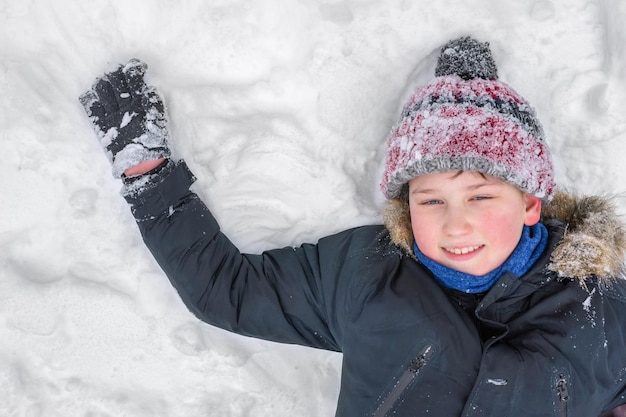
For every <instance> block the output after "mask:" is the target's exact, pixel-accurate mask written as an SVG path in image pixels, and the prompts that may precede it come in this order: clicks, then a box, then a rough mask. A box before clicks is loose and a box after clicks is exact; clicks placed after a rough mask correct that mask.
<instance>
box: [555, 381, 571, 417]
mask: <svg viewBox="0 0 626 417" xmlns="http://www.w3.org/2000/svg"><path fill="white" fill-rule="evenodd" d="M556 392H557V395H558V398H559V415H560V417H567V403H568V401H569V393H568V392H567V380H566V379H565V375H563V374H560V375H559V380H558V381H557V383H556Z"/></svg>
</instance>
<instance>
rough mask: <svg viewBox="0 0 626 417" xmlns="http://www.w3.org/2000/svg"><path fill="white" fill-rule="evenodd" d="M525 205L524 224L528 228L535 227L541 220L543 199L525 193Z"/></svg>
mask: <svg viewBox="0 0 626 417" xmlns="http://www.w3.org/2000/svg"><path fill="white" fill-rule="evenodd" d="M524 203H525V204H526V214H525V216H524V224H525V225H526V226H533V225H535V224H537V222H538V221H539V219H540V218H541V199H539V198H537V197H535V196H534V195H530V194H526V193H524Z"/></svg>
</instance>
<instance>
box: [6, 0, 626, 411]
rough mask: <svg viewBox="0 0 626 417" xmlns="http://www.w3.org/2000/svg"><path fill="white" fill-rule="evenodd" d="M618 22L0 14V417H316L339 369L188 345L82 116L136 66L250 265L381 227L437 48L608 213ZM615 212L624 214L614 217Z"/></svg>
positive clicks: (532, 7)
mask: <svg viewBox="0 0 626 417" xmlns="http://www.w3.org/2000/svg"><path fill="white" fill-rule="evenodd" d="M624 21H626V3H625V2H623V1H620V0H595V1H593V0H585V1H583V0H564V1H556V0H553V1H549V0H535V1H524V2H522V1H508V0H507V1H497V2H496V1H490V0H441V1H434V0H428V1H423V0H388V1H387V0H386V1H374V0H344V1H338V0H326V1H318V2H316V1H306V0H300V1H293V0H240V1H236V0H231V1H228V0H212V1H210V2H207V1H201V0H195V1H185V2H178V1H171V0H155V1H150V0H139V1H132V2H131V1H125V0H110V1H90V2H85V1H78V0H76V1H72V0H58V1H56V0H55V1H46V0H20V1H12V0H0V155H2V164H0V194H1V195H2V196H3V203H2V208H1V216H0V398H1V400H0V415H2V416H28V417H35V416H46V417H54V416H63V417H71V416H85V417H87V416H91V417H104V416H133V417H139V416H168V417H176V416H186V417H195V416H207V415H210V416H233V417H235V416H237V417H238V416H331V415H332V414H333V412H334V406H335V401H336V397H337V391H338V378H339V372H340V360H341V358H340V356H339V355H337V354H331V353H326V352H319V351H314V350H310V349H305V348H300V347H293V346H281V345H276V344H272V343H267V342H261V341H257V340H251V339H246V338H241V337H237V336H233V335H230V334H227V333H225V332H223V331H220V330H216V329H213V328H210V327H208V326H206V325H203V324H201V323H199V322H198V321H197V320H196V319H195V318H194V317H193V316H192V315H191V314H190V313H188V312H187V311H186V310H185V308H184V306H183V305H182V303H181V302H180V301H179V300H178V298H177V296H176V294H175V292H174V290H173V289H171V288H170V286H169V284H168V282H167V279H166V278H165V277H164V275H163V274H162V273H161V271H160V270H159V268H158V267H157V266H156V264H155V262H154V261H153V260H152V258H151V257H150V255H149V254H148V252H147V250H146V249H145V248H144V246H143V244H142V242H141V239H140V236H139V234H138V232H137V230H136V227H135V225H134V222H133V219H132V217H131V215H130V214H129V212H128V210H127V208H126V206H125V203H124V201H123V200H122V199H121V197H120V196H119V188H120V184H119V183H118V182H116V181H114V180H113V179H112V178H111V176H110V168H109V165H108V162H107V160H106V158H105V157H104V154H103V152H102V150H101V149H100V147H99V144H98V142H97V140H96V139H95V135H94V134H93V132H92V131H91V128H90V126H89V124H88V121H87V119H86V117H85V116H84V114H83V111H82V108H81V107H80V105H79V103H78V101H77V97H78V95H79V94H80V93H81V92H83V91H84V90H85V89H86V88H87V87H89V85H90V84H91V82H92V80H93V79H94V78H95V77H96V76H98V75H100V74H101V73H102V72H103V71H104V70H106V69H108V68H110V66H111V65H112V64H114V63H118V62H126V61H127V60H128V59H129V58H131V57H139V58H141V59H143V60H144V61H146V62H148V63H149V65H150V70H149V71H150V76H151V80H152V82H153V83H154V84H156V85H157V86H159V88H160V90H161V92H162V93H163V95H164V96H165V100H166V102H167V103H168V105H169V110H170V118H171V128H172V134H173V137H174V145H175V148H176V152H177V154H178V155H179V156H181V157H184V158H185V159H186V160H187V161H188V163H189V165H190V166H191V168H192V169H193V171H194V172H195V174H196V175H197V176H198V177H199V181H198V182H197V185H196V190H197V191H198V192H199V193H200V194H201V195H202V196H204V198H205V199H206V201H207V203H208V204H209V206H210V207H211V208H212V209H213V210H214V211H215V213H216V215H217V217H218V219H219V220H220V223H221V225H222V227H223V229H224V230H225V231H226V232H227V234H228V235H230V236H231V237H232V239H233V240H234V241H235V242H236V243H237V244H238V245H239V246H240V247H241V248H242V249H243V250H245V251H252V252H257V251H260V250H262V249H266V248H271V247H276V246H284V245H291V244H298V243H301V242H303V241H308V242H314V241H316V240H317V239H318V238H319V237H321V236H324V235H327V234H329V233H332V232H335V231H339V230H342V229H345V228H347V227H350V226H355V225H360V224H366V223H375V222H379V221H380V218H379V210H380V207H381V204H382V200H381V197H380V195H379V192H378V188H377V186H378V181H379V175H380V170H381V163H382V158H383V143H384V139H385V135H386V133H387V132H388V130H389V128H390V127H391V125H392V123H393V122H394V121H395V120H396V117H397V116H398V114H399V113H398V109H399V106H400V104H401V102H402V99H403V98H404V97H405V96H406V94H407V92H408V90H407V86H409V85H412V84H414V81H415V80H418V81H424V80H427V79H429V78H430V77H431V76H432V70H433V57H434V55H435V54H434V53H433V51H435V50H436V49H437V48H438V47H440V46H441V45H442V44H443V43H444V42H445V41H447V40H448V39H450V38H453V37H457V36H459V35H465V34H474V35H475V36H476V37H477V38H479V39H481V40H485V41H490V42H491V45H492V49H493V51H494V54H495V57H496V61H497V62H498V64H499V67H500V77H501V78H502V79H503V80H504V81H506V82H508V83H510V84H511V85H512V86H514V88H515V89H516V90H518V91H519V92H520V93H521V94H522V95H524V96H525V97H526V98H527V99H529V100H530V101H531V102H532V103H533V104H534V105H535V107H536V108H537V111H538V113H539V115H540V118H541V119H542V120H543V123H544V127H545V129H546V132H547V134H548V138H549V143H550V144H551V146H552V149H553V151H554V154H555V159H556V165H557V170H558V177H557V179H558V182H559V183H560V184H561V185H563V186H568V187H573V188H575V189H577V190H579V191H581V192H586V193H591V192H594V193H623V192H624V191H625V189H626V186H624V178H625V175H624V173H625V172H626V168H624V163H623V159H624V157H625V155H626V75H625V74H626V26H625V25H624ZM619 210H620V212H622V213H625V212H626V200H625V199H623V198H620V199H619Z"/></svg>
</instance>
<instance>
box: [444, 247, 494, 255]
mask: <svg viewBox="0 0 626 417" xmlns="http://www.w3.org/2000/svg"><path fill="white" fill-rule="evenodd" d="M483 246H484V245H475V246H466V247H463V248H446V247H444V248H443V250H445V251H446V252H449V253H451V254H454V255H467V254H468V253H472V252H474V251H477V250H478V249H480V248H482V247H483Z"/></svg>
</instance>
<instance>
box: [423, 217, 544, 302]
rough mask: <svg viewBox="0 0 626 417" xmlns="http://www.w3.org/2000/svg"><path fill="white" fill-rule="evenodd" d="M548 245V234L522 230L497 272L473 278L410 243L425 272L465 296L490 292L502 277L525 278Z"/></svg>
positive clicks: (540, 229) (541, 227) (540, 227)
mask: <svg viewBox="0 0 626 417" xmlns="http://www.w3.org/2000/svg"><path fill="white" fill-rule="evenodd" d="M547 243H548V230H547V229H546V227H545V226H544V225H543V224H541V223H537V224H535V225H534V226H532V227H529V226H524V230H523V231H522V237H521V238H520V241H519V243H518V244H517V246H516V247H515V250H514V251H513V253H512V254H511V256H509V258H508V259H507V260H506V261H505V262H504V263H503V264H502V265H500V266H499V267H498V268H496V269H494V270H493V271H491V272H489V273H488V274H487V275H483V276H476V275H471V274H466V273H465V272H460V271H457V270H455V269H452V268H448V267H447V266H443V265H441V264H440V263H438V262H435V261H433V260H432V259H430V258H428V257H426V255H424V254H423V253H422V252H421V251H420V250H419V248H418V247H417V243H415V242H413V250H414V251H415V256H417V259H419V261H420V262H421V263H423V264H424V265H425V266H426V268H428V269H430V271H431V272H432V273H433V274H434V275H435V278H437V280H438V281H439V282H441V283H442V284H443V285H445V286H446V287H448V288H452V289H455V290H459V291H463V292H466V293H472V294H476V293H481V292H485V291H487V290H488V289H490V288H491V287H492V286H493V284H495V283H496V281H497V280H498V279H499V278H500V277H501V276H502V275H503V274H504V273H505V272H512V273H513V274H515V275H516V276H517V277H518V278H519V277H521V276H522V275H524V274H525V273H526V272H528V270H529V269H530V268H531V267H532V266H533V264H534V263H535V262H536V261H537V259H539V257H540V256H541V254H542V253H543V251H544V250H545V248H546V245H547Z"/></svg>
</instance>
